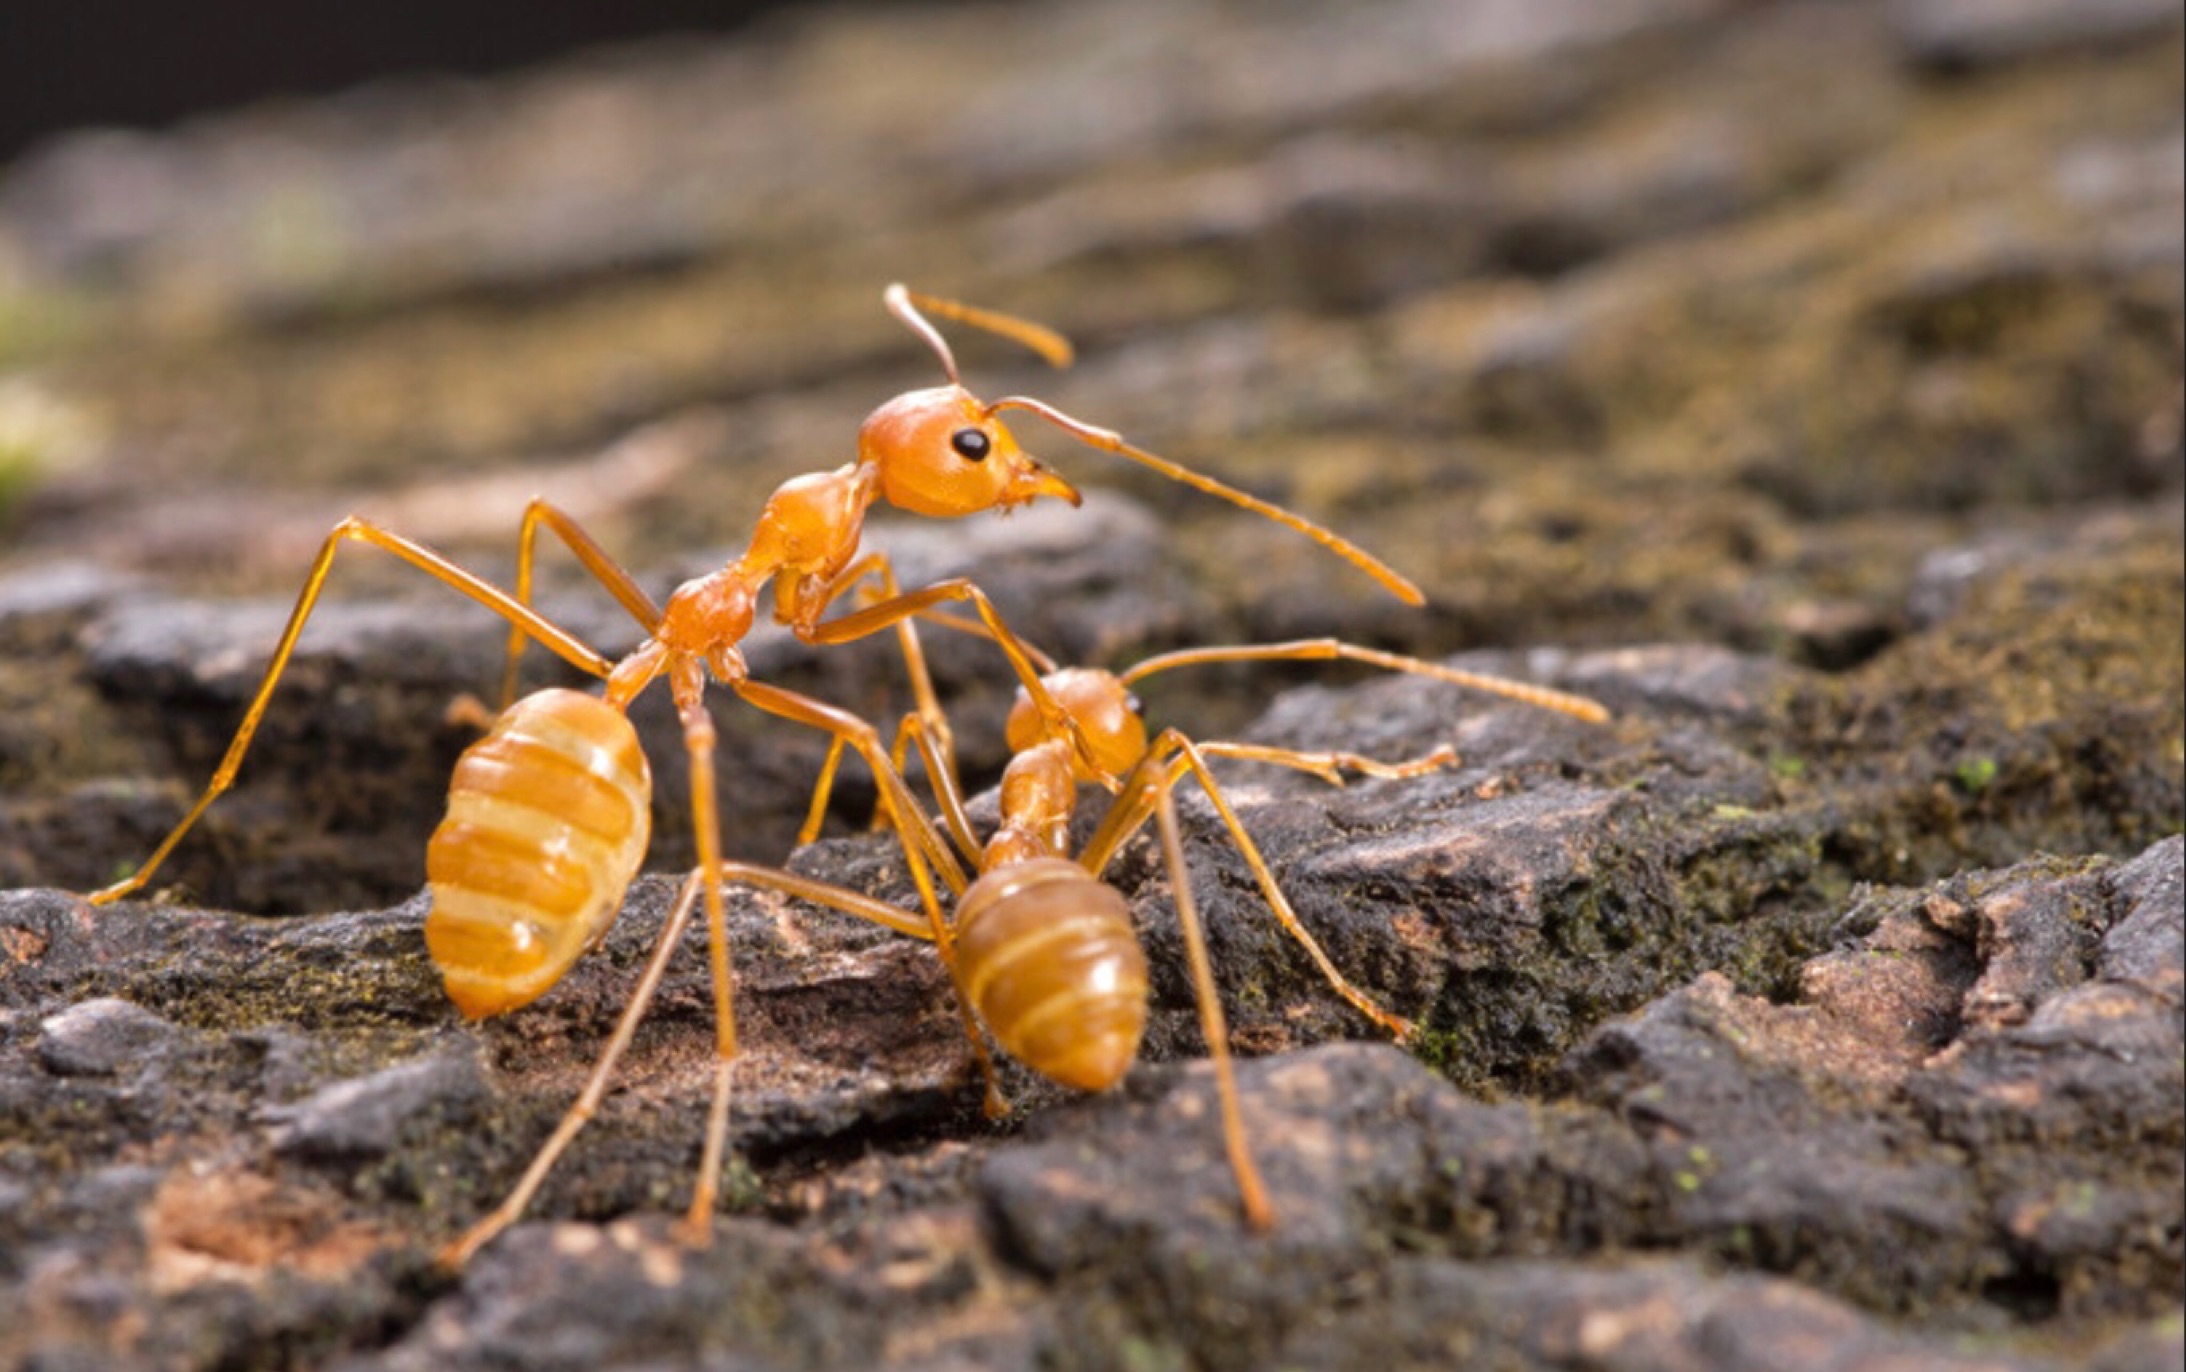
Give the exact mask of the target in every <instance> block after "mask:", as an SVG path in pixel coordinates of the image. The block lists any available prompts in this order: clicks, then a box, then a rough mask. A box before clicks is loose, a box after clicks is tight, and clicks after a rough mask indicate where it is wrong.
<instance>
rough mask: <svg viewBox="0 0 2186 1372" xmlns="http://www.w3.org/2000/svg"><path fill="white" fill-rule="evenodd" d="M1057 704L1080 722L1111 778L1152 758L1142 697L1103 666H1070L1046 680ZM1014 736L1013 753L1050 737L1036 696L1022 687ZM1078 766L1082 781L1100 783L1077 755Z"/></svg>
mask: <svg viewBox="0 0 2186 1372" xmlns="http://www.w3.org/2000/svg"><path fill="white" fill-rule="evenodd" d="M1040 684H1041V685H1043V686H1045V687H1047V689H1048V694H1050V695H1052V696H1054V697H1055V703H1056V704H1058V705H1060V706H1062V707H1063V709H1064V710H1065V711H1067V712H1069V715H1070V717H1071V718H1072V719H1073V720H1076V721H1077V724H1078V730H1079V732H1080V733H1082V734H1084V735H1085V741H1086V743H1087V744H1088V745H1090V746H1091V748H1092V750H1093V755H1094V760H1095V761H1097V762H1098V763H1100V765H1101V768H1102V769H1103V770H1104V771H1106V772H1107V773H1108V774H1109V775H1110V776H1122V775H1123V774H1124V773H1126V772H1128V771H1130V770H1131V769H1132V768H1133V767H1135V766H1137V765H1138V762H1139V759H1141V758H1143V757H1145V756H1146V720H1145V718H1144V715H1143V713H1142V710H1141V707H1140V705H1139V698H1138V697H1137V696H1135V695H1132V694H1131V691H1130V689H1129V688H1128V687H1126V686H1125V685H1124V684H1123V682H1122V681H1121V680H1119V679H1118V678H1117V677H1116V675H1115V673H1113V672H1104V671H1102V670H1100V669H1099V668H1098V667H1065V668H1063V669H1062V670H1061V671H1058V672H1049V673H1048V674H1047V675H1046V676H1044V677H1041V678H1040ZM1007 732H1008V738H1009V745H1010V751H1011V752H1017V753H1021V752H1024V751H1025V750H1026V749H1028V748H1032V747H1036V746H1038V745H1039V744H1040V743H1041V742H1043V741H1044V740H1045V739H1046V737H1047V731H1046V729H1045V728H1044V727H1043V725H1042V722H1041V719H1040V713H1039V711H1037V710H1035V709H1033V708H1032V698H1031V697H1030V696H1028V695H1026V694H1025V692H1024V691H1023V690H1022V689H1020V690H1019V691H1018V692H1017V702H1016V704H1014V705H1012V706H1011V707H1010V717H1009V725H1008V730H1007ZM1072 757H1073V760H1072V764H1071V765H1072V767H1073V769H1075V770H1077V771H1078V772H1079V774H1080V775H1079V777H1078V780H1080V781H1081V782H1091V781H1095V780H1097V779H1098V778H1096V777H1095V776H1094V775H1093V774H1092V773H1091V772H1089V771H1086V770H1085V760H1084V759H1083V758H1079V757H1077V756H1076V754H1075V753H1073V755H1072Z"/></svg>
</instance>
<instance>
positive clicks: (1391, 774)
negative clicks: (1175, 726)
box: [1198, 743, 1457, 786]
mask: <svg viewBox="0 0 2186 1372" xmlns="http://www.w3.org/2000/svg"><path fill="white" fill-rule="evenodd" d="M1198 746H1199V751H1200V753H1201V754H1202V755H1204V756H1206V757H1228V758H1236V759H1238V760H1239V761H1241V762H1266V763H1270V764H1272V765H1274V766H1277V767H1288V768H1290V769H1291V770H1292V771H1294V772H1307V773H1310V774H1311V775H1313V776H1317V777H1319V778H1320V779H1321V780H1323V781H1325V782H1327V783H1328V784H1329V785H1331V786H1341V785H1343V774H1344V773H1345V772H1347V771H1349V772H1357V773H1359V774H1360V775H1361V776H1370V777H1379V778H1381V779H1382V780H1384V781H1410V780H1412V779H1413V778H1415V777H1423V776H1426V775H1427V774H1428V773H1430V772H1439V771H1441V770H1442V769H1443V768H1445V767H1454V766H1456V765H1457V749H1455V748H1452V747H1451V746H1450V745H1449V744H1447V743H1445V744H1443V745H1442V746H1441V747H1439V748H1436V749H1435V750H1434V751H1432V752H1429V753H1423V754H1421V755H1420V756H1418V757H1414V758H1406V759H1404V760H1402V761H1400V762H1383V761H1381V760H1380V759H1379V758H1371V757H1366V756H1364V755H1362V754H1359V753H1342V752H1336V753H1301V752H1298V751H1297V750H1295V749H1291V748H1267V747H1263V746H1261V745H1260V744H1257V743H1202V744H1200V745H1198Z"/></svg>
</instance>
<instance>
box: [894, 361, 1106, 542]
mask: <svg viewBox="0 0 2186 1372" xmlns="http://www.w3.org/2000/svg"><path fill="white" fill-rule="evenodd" d="M858 460H859V461H860V462H870V463H872V464H873V465H874V466H875V467H876V468H878V469H879V471H880V487H881V494H882V496H883V497H885V498H886V499H887V501H888V503H889V504H891V505H894V506H896V507H897V508H899V509H904V510H909V511H910V512H911V513H912V514H918V515H928V516H932V517H937V518H947V517H949V516H952V515H967V514H977V513H979V512H980V511H981V510H992V509H1008V508H1009V507H1011V506H1013V505H1023V504H1025V503H1027V502H1028V501H1033V500H1037V499H1039V498H1040V497H1041V496H1043V495H1051V496H1055V497H1058V498H1059V499H1063V500H1067V501H1069V502H1070V503H1071V504H1073V505H1076V504H1077V503H1078V502H1079V495H1078V492H1077V491H1076V490H1075V489H1074V488H1072V486H1071V485H1070V483H1069V482H1067V481H1065V480H1063V479H1062V478H1061V477H1060V476H1057V475H1056V474H1055V473H1053V472H1051V471H1049V470H1048V469H1047V468H1045V467H1043V466H1041V465H1040V464H1039V463H1037V462H1035V461H1033V460H1032V457H1031V456H1030V455H1029V454H1028V453H1026V452H1025V450H1024V449H1022V448H1020V447H1018V446H1017V440H1016V439H1015V438H1014V437H1012V436H1011V435H1010V431H1009V430H1008V429H1007V428H1005V427H1003V424H1002V421H1001V420H999V419H997V418H995V417H994V415H993V413H992V412H990V411H989V410H988V409H987V407H985V406H984V405H981V404H980V403H979V402H978V401H977V400H974V399H973V398H972V396H971V393H970V392H969V391H966V390H965V389H964V388H963V387H961V386H953V385H952V386H937V387H935V388H933V389H932V390H925V391H909V392H906V393H905V394H903V395H899V396H897V397H896V398H895V399H893V400H891V401H889V402H888V403H887V404H885V405H883V406H881V407H880V408H879V409H877V410H875V411H873V413H872V414H870V415H868V416H867V417H866V421H865V426H864V427H863V428H861V429H860V430H859V431H858Z"/></svg>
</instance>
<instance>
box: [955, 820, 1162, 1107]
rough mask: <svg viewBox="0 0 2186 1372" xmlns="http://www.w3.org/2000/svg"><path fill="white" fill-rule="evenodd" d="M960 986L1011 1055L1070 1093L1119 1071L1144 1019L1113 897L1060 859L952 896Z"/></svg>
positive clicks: (1138, 973)
mask: <svg viewBox="0 0 2186 1372" xmlns="http://www.w3.org/2000/svg"><path fill="white" fill-rule="evenodd" d="M956 974H957V981H958V985H959V987H960V989H961V990H962V993H963V995H964V997H965V999H967V1000H968V1001H970V1002H971V1005H972V1008H973V1009H974V1010H976V1011H978V1012H979V1017H980V1019H982V1020H984V1021H985V1022H986V1025H987V1028H988V1029H990V1030H992V1031H993V1032H994V1037H995V1039H996V1040H997V1041H998V1042H999V1043H1001V1045H1002V1047H1003V1049H1004V1050H1005V1051H1007V1052H1008V1053H1009V1054H1010V1056H1012V1057H1014V1058H1016V1059H1017V1060H1018V1061H1019V1062H1022V1063H1024V1064H1025V1065H1026V1066H1027V1067H1030V1068H1032V1069H1033V1070H1034V1071H1036V1072H1038V1073H1039V1074H1040V1075H1042V1076H1044V1077H1047V1078H1049V1079H1050V1080H1053V1081H1058V1082H1061V1083H1062V1084H1063V1085H1065V1086H1071V1087H1076V1088H1077V1089H1078V1090H1080V1091H1100V1090H1105V1089H1106V1088H1108V1087H1110V1086H1113V1085H1115V1084H1116V1083H1117V1082H1118V1081H1120V1080H1122V1078H1123V1074H1124V1073H1125V1072H1126V1071H1128V1070H1129V1069H1130V1066H1131V1063H1132V1061H1133V1060H1134V1059H1135V1058H1136V1057H1137V1056H1138V1050H1139V1035H1140V1034H1141V1033H1142V1032H1143V1031H1144V1030H1145V1028H1146V992H1147V983H1146V954H1145V952H1144V951H1143V950H1142V949H1141V948H1140V947H1139V941H1138V935H1137V934H1136V933H1134V932H1133V930H1132V928H1131V912H1130V910H1129V908H1128V907H1126V906H1125V904H1124V901H1123V897H1122V896H1121V895H1119V894H1117V892H1116V891H1115V890H1114V889H1112V888H1110V887H1108V886H1104V885H1102V884H1101V883H1100V882H1099V881H1096V880H1095V879H1094V878H1093V877H1092V876H1091V875H1090V874H1089V873H1088V872H1087V871H1086V870H1085V869H1084V868H1083V867H1080V866H1079V865H1078V864H1077V863H1075V862H1071V861H1069V860H1068V859H1066V858H1033V859H1030V860H1028V861H1024V862H1014V863H1010V864H1008V865H1007V866H1003V867H998V868H995V869H994V870H993V871H990V872H989V873H987V875H985V876H983V877H981V878H980V879H979V880H978V881H975V882H973V883H972V885H971V888H970V889H969V890H967V891H965V892H964V896H963V899H962V900H960V901H959V902H958V903H957V923H956Z"/></svg>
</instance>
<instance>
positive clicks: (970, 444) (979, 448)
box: [949, 429, 994, 462]
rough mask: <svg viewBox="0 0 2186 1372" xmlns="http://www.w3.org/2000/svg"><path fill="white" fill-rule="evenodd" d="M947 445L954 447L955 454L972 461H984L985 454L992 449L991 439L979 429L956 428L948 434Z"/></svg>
mask: <svg viewBox="0 0 2186 1372" xmlns="http://www.w3.org/2000/svg"><path fill="white" fill-rule="evenodd" d="M949 446H950V447H952V448H954V449H956V453H957V456H959V457H964V458H969V459H971V460H972V461H974V462H984V461H986V460H987V454H988V453H990V452H992V451H994V443H993V441H992V440H991V439H989V438H988V437H987V435H986V433H985V432H984V431H983V430H980V429H958V430H957V431H956V432H955V433H953V434H950V435H949Z"/></svg>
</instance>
